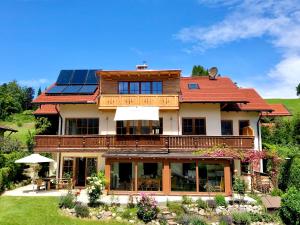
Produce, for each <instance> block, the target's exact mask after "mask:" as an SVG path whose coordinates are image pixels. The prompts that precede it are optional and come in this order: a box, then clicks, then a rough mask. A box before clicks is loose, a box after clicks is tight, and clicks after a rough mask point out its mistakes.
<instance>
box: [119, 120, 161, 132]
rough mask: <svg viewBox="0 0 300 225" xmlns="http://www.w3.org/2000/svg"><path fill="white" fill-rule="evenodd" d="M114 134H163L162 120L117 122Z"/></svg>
mask: <svg viewBox="0 0 300 225" xmlns="http://www.w3.org/2000/svg"><path fill="white" fill-rule="evenodd" d="M116 133H117V134H118V135H125V134H162V133H163V119H162V118H159V121H152V120H129V121H117V123H116Z"/></svg>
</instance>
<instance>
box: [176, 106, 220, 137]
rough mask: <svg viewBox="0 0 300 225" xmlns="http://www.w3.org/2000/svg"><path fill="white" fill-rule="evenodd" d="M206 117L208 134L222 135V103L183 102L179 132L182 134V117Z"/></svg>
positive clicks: (180, 111)
mask: <svg viewBox="0 0 300 225" xmlns="http://www.w3.org/2000/svg"><path fill="white" fill-rule="evenodd" d="M188 117H203V118H206V135H208V136H219V135H221V122H220V121H221V113H220V104H202V103H181V104H180V110H179V121H180V126H179V133H180V134H182V118H188Z"/></svg>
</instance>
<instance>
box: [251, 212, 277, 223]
mask: <svg viewBox="0 0 300 225" xmlns="http://www.w3.org/2000/svg"><path fill="white" fill-rule="evenodd" d="M249 215H250V218H251V222H264V223H271V222H274V221H275V220H276V219H275V218H274V216H272V215H271V214H268V213H262V214H260V213H249Z"/></svg>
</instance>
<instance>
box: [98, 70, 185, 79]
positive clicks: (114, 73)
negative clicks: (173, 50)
mask: <svg viewBox="0 0 300 225" xmlns="http://www.w3.org/2000/svg"><path fill="white" fill-rule="evenodd" d="M96 74H97V75H98V76H100V77H101V79H103V78H104V79H105V78H107V79H119V78H123V79H124V78H127V77H131V78H132V77H135V76H136V77H145V78H146V77H149V78H153V77H160V78H166V79H171V78H174V79H177V78H180V74H181V70H99V71H97V73H96Z"/></svg>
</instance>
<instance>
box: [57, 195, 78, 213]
mask: <svg viewBox="0 0 300 225" xmlns="http://www.w3.org/2000/svg"><path fill="white" fill-rule="evenodd" d="M58 206H59V208H67V209H73V208H74V207H75V196H74V195H73V194H72V193H71V192H68V194H66V195H63V196H61V197H60V199H59V203H58Z"/></svg>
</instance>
